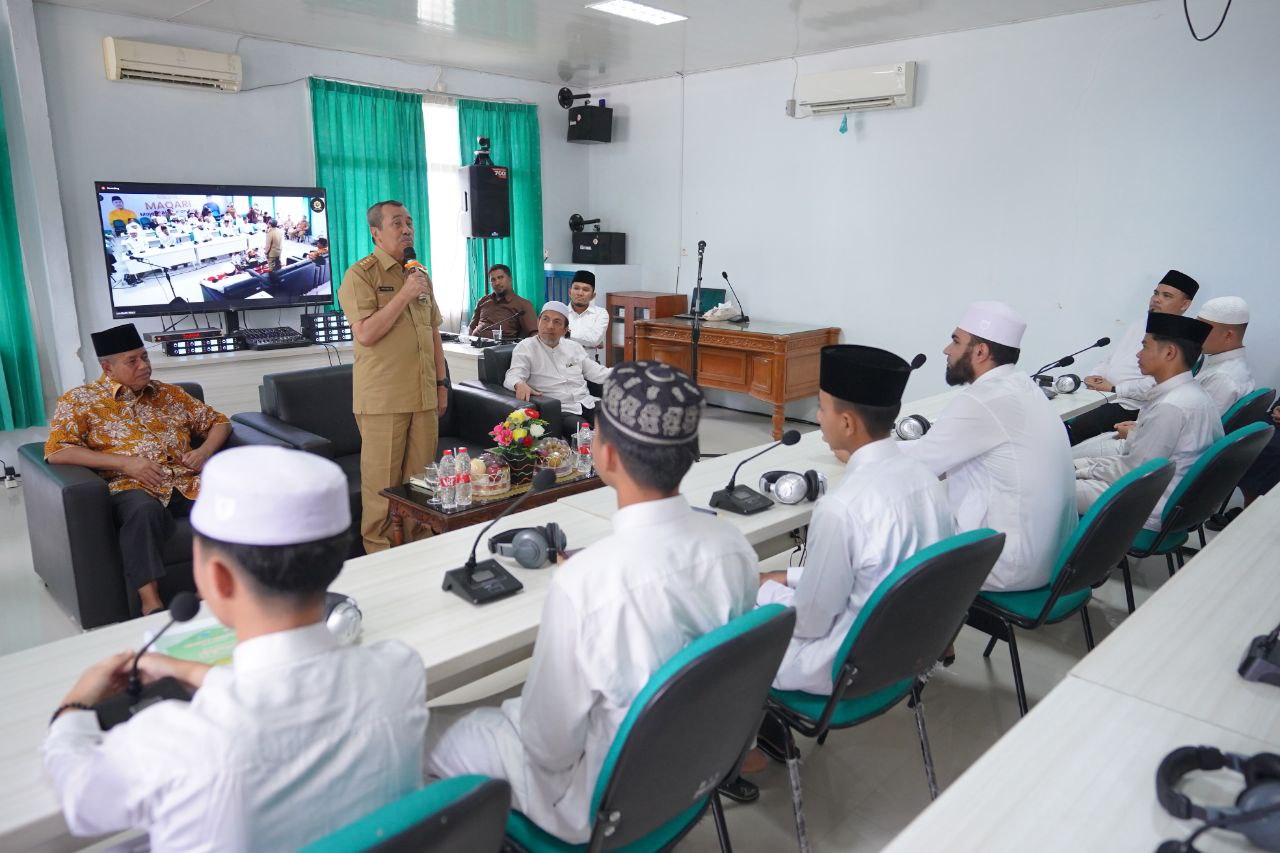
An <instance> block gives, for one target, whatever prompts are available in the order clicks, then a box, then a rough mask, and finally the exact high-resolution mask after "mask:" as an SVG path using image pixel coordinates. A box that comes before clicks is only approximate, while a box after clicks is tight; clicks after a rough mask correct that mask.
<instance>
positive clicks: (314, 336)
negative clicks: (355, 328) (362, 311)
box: [300, 311, 351, 344]
mask: <svg viewBox="0 0 1280 853" xmlns="http://www.w3.org/2000/svg"><path fill="white" fill-rule="evenodd" d="M300 319H301V325H302V336H303V337H304V338H307V339H308V340H311V341H314V342H316V343H318V344H336V343H341V342H342V341H349V340H351V322H350V321H349V320H348V319H347V315H346V314H344V313H342V312H341V311H322V312H320V313H317V314H303V315H302V317H301V318H300Z"/></svg>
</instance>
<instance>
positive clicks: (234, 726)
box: [43, 624, 427, 853]
mask: <svg viewBox="0 0 1280 853" xmlns="http://www.w3.org/2000/svg"><path fill="white" fill-rule="evenodd" d="M426 725H427V707H426V673H425V671H424V669H423V664H422V659H421V658H420V657H418V654H417V653H416V652H414V651H412V650H411V649H409V648H408V647H406V646H404V645H403V644H401V643H398V642H384V643H376V644H373V645H371V646H367V647H359V646H355V647H340V646H339V645H338V644H337V641H336V640H335V639H334V638H333V636H332V635H331V634H330V633H329V631H328V629H327V628H325V626H324V625H323V624H315V625H310V626H307V627H304V628H297V629H294V630H291V631H281V632H278V633H274V634H266V635H263V636H260V637H255V638H254V639H251V640H247V641H245V642H243V643H241V644H240V645H239V646H238V647H237V648H236V650H235V653H234V656H233V661H232V664H231V665H230V666H220V667H215V668H214V669H213V670H211V671H210V672H209V673H208V675H206V676H205V679H204V684H203V685H202V686H201V688H200V689H199V690H198V691H196V695H195V698H193V699H192V701H191V702H190V703H189V704H188V703H186V702H176V701H167V702H160V703H158V704H156V705H153V706H151V707H149V708H147V709H145V710H143V711H141V712H140V713H139V714H137V716H135V717H133V719H131V720H129V721H128V722H126V723H122V724H120V725H117V726H116V727H114V728H113V729H111V730H110V731H108V732H105V733H104V732H103V731H102V730H101V729H100V728H99V727H98V720H97V716H96V715H95V714H93V713H91V712H88V711H69V712H66V713H64V714H63V715H62V716H60V717H59V718H58V719H57V721H56V722H54V724H53V726H52V727H51V728H50V729H49V734H48V735H47V736H46V738H45V741H44V746H43V752H44V765H45V769H46V770H47V772H48V773H49V775H50V777H52V779H53V784H54V787H55V788H56V789H57V791H58V796H59V799H60V800H61V802H62V809H63V813H64V815H65V816H66V819H67V825H68V826H69V827H70V829H71V831H72V832H73V833H74V834H76V835H100V834H106V833H112V832H119V831H121V830H125V829H132V828H143V829H147V830H148V831H149V832H150V835H151V849H153V850H165V851H171V850H196V851H219V853H221V852H222V851H241V850H296V849H297V848H298V847H301V846H303V845H305V844H308V843H310V842H312V841H314V840H316V839H318V838H321V837H323V836H325V835H327V834H329V833H331V832H333V831H335V830H337V829H339V828H341V827H342V826H344V825H346V824H347V823H350V822H351V821H354V820H356V819H357V818H359V817H362V816H363V815H365V814H368V813H369V812H371V811H373V810H375V809H377V808H380V807H381V806H384V805H386V804H387V803H390V802H392V801H394V800H396V799H399V798H400V797H403V796H405V795H407V794H409V793H410V792H412V791H414V790H416V789H417V788H418V787H420V785H421V773H422V739H423V734H424V732H425V730H426Z"/></svg>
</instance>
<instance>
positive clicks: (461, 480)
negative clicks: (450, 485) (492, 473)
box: [453, 447, 471, 509]
mask: <svg viewBox="0 0 1280 853" xmlns="http://www.w3.org/2000/svg"><path fill="white" fill-rule="evenodd" d="M457 462H458V472H457V474H455V475H454V480H453V481H454V495H455V500H456V502H457V504H458V508H459V509H461V508H462V507H467V506H471V456H470V455H469V454H468V453H467V449H466V448H465V447H459V448H458V460H457Z"/></svg>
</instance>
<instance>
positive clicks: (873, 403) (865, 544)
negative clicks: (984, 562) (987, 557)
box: [757, 345, 953, 696]
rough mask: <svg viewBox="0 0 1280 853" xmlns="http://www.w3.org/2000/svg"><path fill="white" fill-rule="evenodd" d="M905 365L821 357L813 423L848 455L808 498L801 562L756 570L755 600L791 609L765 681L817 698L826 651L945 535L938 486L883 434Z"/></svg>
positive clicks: (944, 506) (858, 356)
mask: <svg viewBox="0 0 1280 853" xmlns="http://www.w3.org/2000/svg"><path fill="white" fill-rule="evenodd" d="M910 375H911V365H909V364H907V362H905V361H903V360H902V359H901V358H898V356H896V355H894V354H893V353H890V352H886V351H885V350H880V349H873V348H872V347H862V346H851V345H841V346H829V347H824V348H823V350H822V354H821V366H820V369H819V386H820V387H819V391H818V425H819V427H820V428H821V429H822V438H823V440H824V441H826V442H827V444H828V445H829V446H830V447H831V449H832V450H833V451H834V452H836V453H837V454H839V455H841V456H843V455H844V454H848V462H847V463H846V464H845V474H844V477H843V478H842V479H841V480H840V482H839V483H838V484H837V485H836V487H835V488H834V489H833V490H832V491H831V492H829V493H828V494H827V495H825V496H823V497H822V498H820V499H819V500H818V503H817V505H816V506H815V507H814V509H813V516H812V518H811V519H810V521H809V536H808V543H807V545H806V549H805V559H804V564H803V565H802V566H799V567H796V568H793V569H789V570H787V571H785V572H769V573H768V574H766V575H762V576H761V580H762V583H761V586H760V592H759V594H758V596H757V602H758V603H759V604H769V603H775V602H776V603H778V604H785V605H789V606H794V607H795V608H796V627H795V631H794V633H793V635H792V639H791V643H790V645H789V646H788V647H787V652H786V655H785V656H784V657H783V659H782V665H781V667H780V668H779V670H778V675H777V677H776V678H775V679H774V682H773V686H774V687H776V688H777V689H779V690H803V691H805V692H807V693H814V694H818V695H823V696H827V695H830V694H831V690H832V687H833V684H832V678H831V671H832V665H833V664H834V663H835V657H836V654H837V652H838V651H839V649H840V646H841V644H842V643H843V642H844V640H845V636H846V635H847V634H848V633H849V629H850V628H851V627H852V626H853V623H854V620H856V619H857V618H858V613H859V612H860V611H861V610H862V607H863V605H865V604H866V602H867V599H868V598H870V597H871V593H872V592H874V591H875V589H876V587H877V586H879V584H880V582H881V581H882V580H884V578H885V577H886V576H888V575H889V573H890V572H892V571H893V570H894V568H895V567H896V566H897V565H898V564H899V563H901V562H903V561H904V560H906V559H908V558H909V557H911V555H913V554H915V553H916V552H917V551H919V550H921V549H922V548H926V547H928V546H930V545H932V544H934V543H935V542H938V541H939V540H941V539H944V538H946V537H947V536H950V535H951V533H952V526H953V525H952V518H951V507H950V505H949V504H948V502H947V490H946V486H945V485H943V483H942V482H941V481H940V480H939V479H938V478H937V476H936V475H934V473H933V472H932V471H930V470H929V469H928V468H926V467H925V466H924V465H922V464H921V463H919V462H917V461H916V460H914V459H910V458H908V457H907V456H904V455H903V454H902V453H901V452H900V451H899V443H898V442H896V441H894V439H893V438H892V437H891V436H890V432H891V431H892V429H893V423H894V421H895V420H896V419H897V417H898V411H899V408H900V405H901V402H902V392H903V390H904V389H905V388H906V385H907V379H908V377H909V376H910Z"/></svg>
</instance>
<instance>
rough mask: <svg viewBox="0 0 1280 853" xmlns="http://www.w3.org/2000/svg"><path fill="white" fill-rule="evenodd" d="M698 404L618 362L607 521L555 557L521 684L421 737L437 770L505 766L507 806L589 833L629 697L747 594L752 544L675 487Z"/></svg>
mask: <svg viewBox="0 0 1280 853" xmlns="http://www.w3.org/2000/svg"><path fill="white" fill-rule="evenodd" d="M702 407H703V399H702V393H701V391H699V390H698V387H697V386H696V385H694V384H693V382H692V381H691V380H690V379H689V377H688V376H686V375H685V374H684V373H683V372H682V371H680V370H678V369H676V368H673V367H670V366H669V365H665V364H661V363H659V362H651V361H642V362H626V363H623V364H621V365H618V366H617V367H616V368H615V369H614V370H613V372H612V374H611V375H610V376H609V377H608V380H607V381H606V383H605V387H604V397H603V399H602V400H601V403H600V417H599V422H598V424H597V432H596V437H595V443H594V444H593V445H592V448H591V450H592V456H593V458H594V462H595V466H596V470H597V471H598V472H599V474H600V479H602V480H603V481H604V482H605V483H607V484H608V485H610V486H613V487H614V488H615V489H616V490H617V493H618V512H617V513H616V514H615V515H614V516H613V533H612V534H611V535H610V536H608V537H606V538H605V539H602V540H600V541H598V542H596V543H594V544H593V545H590V546H589V547H587V548H585V549H583V550H582V551H580V552H579V553H577V554H575V555H574V556H572V557H571V558H569V560H568V561H567V562H565V563H564V564H563V565H561V566H560V567H558V568H557V569H555V575H554V577H553V578H552V580H551V585H550V588H549V589H548V591H547V599H546V603H545V604H544V605H543V611H542V620H541V624H540V627H539V629H538V640H537V643H536V644H535V645H534V650H533V663H532V665H531V667H530V669H529V677H528V680H527V681H526V682H525V685H524V690H523V692H522V694H521V696H520V697H519V698H517V699H509V700H507V701H506V702H504V703H503V704H502V707H501V708H480V709H477V710H475V711H472V712H471V713H469V714H467V715H466V716H464V717H462V718H461V719H460V720H458V721H457V722H456V723H454V724H453V725H452V726H450V727H449V728H448V729H447V730H445V731H444V732H443V734H442V735H441V736H440V737H439V739H438V740H437V741H436V742H435V743H433V744H429V746H428V753H427V770H428V772H429V773H430V774H431V775H432V776H437V777H450V776H458V775H462V774H467V773H482V774H485V775H488V776H494V777H499V778H503V779H506V780H508V781H509V782H510V783H511V788H512V807H513V808H514V809H516V810H518V811H520V812H521V813H523V814H524V815H525V816H526V817H528V818H529V819H531V820H532V821H533V822H534V823H536V824H537V825H538V826H540V827H541V828H542V829H544V830H545V831H547V832H549V833H551V834H553V835H555V836H556V837H558V838H560V839H562V840H563V841H566V842H570V843H575V844H577V843H582V842H585V841H587V839H588V838H589V836H590V827H591V822H592V817H593V816H592V815H591V814H589V810H590V803H591V796H592V792H593V791H594V789H595V785H596V778H597V776H598V775H599V772H600V768H601V765H602V764H603V763H604V759H605V755H606V754H607V753H608V751H609V748H610V745H611V744H612V743H613V737H614V735H615V733H616V732H617V730H618V727H619V725H621V723H622V721H623V719H624V718H625V717H626V714H627V711H628V710H629V708H630V706H631V702H632V700H633V699H634V698H635V697H636V695H637V694H638V693H639V692H640V690H641V689H643V687H644V686H645V684H646V683H647V682H648V680H649V678H650V676H652V675H653V674H654V673H655V672H657V671H658V669H659V668H661V666H662V665H663V664H664V663H666V662H667V661H668V660H670V659H671V658H672V657H673V656H675V654H676V653H677V652H679V651H680V650H681V649H682V648H684V647H685V646H686V645H688V644H689V643H690V642H691V641H693V640H694V639H696V638H697V637H699V636H702V635H703V634H705V633H707V632H709V631H711V630H713V629H715V628H718V627H720V626H722V625H724V624H726V623H728V622H729V621H730V620H731V619H734V618H735V617H737V616H740V615H742V614H743V613H745V612H747V611H748V610H750V609H751V608H752V607H753V606H754V604H755V590H756V586H757V580H756V578H757V570H756V555H755V551H754V550H753V549H752V547H751V545H750V544H749V543H748V542H747V540H746V539H745V538H744V537H743V535H742V534H741V533H740V532H739V531H738V530H737V528H735V527H734V526H733V525H731V524H729V523H728V522H727V521H723V520H721V519H717V518H714V517H712V516H709V515H706V514H703V513H699V512H695V511H694V510H693V509H692V508H691V507H690V506H689V503H688V502H687V501H686V500H685V499H684V498H683V497H682V496H681V495H680V494H679V487H680V480H681V479H682V478H683V477H684V475H685V472H687V471H688V470H689V467H690V466H691V465H692V463H693V451H692V446H693V443H694V442H695V441H696V439H697V428H698V421H699V419H700V417H701V412H702Z"/></svg>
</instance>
